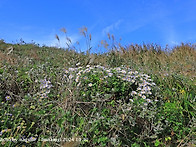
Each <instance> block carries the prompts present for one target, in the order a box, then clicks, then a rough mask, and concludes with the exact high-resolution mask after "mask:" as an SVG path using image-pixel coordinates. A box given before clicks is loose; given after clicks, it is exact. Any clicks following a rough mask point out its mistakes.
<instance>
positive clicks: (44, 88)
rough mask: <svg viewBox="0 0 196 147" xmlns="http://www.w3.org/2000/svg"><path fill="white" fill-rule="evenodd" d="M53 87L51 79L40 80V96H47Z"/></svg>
mask: <svg viewBox="0 0 196 147" xmlns="http://www.w3.org/2000/svg"><path fill="white" fill-rule="evenodd" d="M51 87H52V84H51V82H50V81H48V80H46V79H42V80H40V89H41V92H40V94H41V97H40V98H47V94H48V93H50V88H51Z"/></svg>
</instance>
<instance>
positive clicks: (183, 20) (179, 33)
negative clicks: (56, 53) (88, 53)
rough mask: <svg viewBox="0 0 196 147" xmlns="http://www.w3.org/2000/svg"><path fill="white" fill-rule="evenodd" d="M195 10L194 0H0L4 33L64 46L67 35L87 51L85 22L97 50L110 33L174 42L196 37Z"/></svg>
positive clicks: (12, 39) (0, 35)
mask: <svg viewBox="0 0 196 147" xmlns="http://www.w3.org/2000/svg"><path fill="white" fill-rule="evenodd" d="M195 10H196V0H0V39H3V40H5V42H9V43H18V42H20V39H22V40H24V41H25V42H27V43H31V42H35V43H37V44H40V45H47V46H56V47H65V48H66V47H67V46H66V37H69V38H70V39H71V41H72V43H73V45H75V44H76V42H77V41H78V42H81V45H80V46H78V49H80V50H81V51H85V50H86V49H87V45H86V44H85V38H84V37H83V36H82V35H81V34H80V31H79V30H80V28H82V27H84V26H85V27H87V28H88V33H89V34H91V36H92V40H91V46H92V51H94V52H102V51H103V50H102V49H98V48H97V45H98V44H100V41H101V40H105V39H107V34H108V33H110V34H113V35H114V36H115V39H116V41H117V42H118V41H119V42H121V44H122V45H130V44H136V43H137V44H141V45H142V44H143V43H146V44H147V43H154V44H158V45H161V46H163V47H164V46H166V45H169V46H175V45H179V44H181V42H184V43H195V42H196V11H195ZM61 28H66V30H67V33H66V34H65V33H63V32H62V31H60V29H61ZM56 34H57V35H58V36H59V38H60V42H58V40H57V39H56V38H55V35H56ZM120 39H122V40H121V41H120Z"/></svg>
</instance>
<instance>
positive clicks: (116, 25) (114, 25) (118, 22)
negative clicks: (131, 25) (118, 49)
mask: <svg viewBox="0 0 196 147" xmlns="http://www.w3.org/2000/svg"><path fill="white" fill-rule="evenodd" d="M122 21H123V20H122V19H120V20H118V21H117V22H115V23H113V24H111V25H109V26H107V27H105V28H104V29H103V30H102V34H103V35H105V34H107V33H109V32H111V31H114V30H116V29H118V28H119V25H120V24H121V23H122Z"/></svg>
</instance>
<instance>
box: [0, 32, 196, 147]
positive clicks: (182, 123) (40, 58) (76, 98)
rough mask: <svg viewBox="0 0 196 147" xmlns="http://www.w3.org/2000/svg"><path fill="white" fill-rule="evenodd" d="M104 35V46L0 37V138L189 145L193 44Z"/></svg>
mask: <svg viewBox="0 0 196 147" xmlns="http://www.w3.org/2000/svg"><path fill="white" fill-rule="evenodd" d="M89 37H90V36H89ZM57 38H58V36H57ZM108 38H109V40H108V41H102V42H101V45H102V47H105V48H106V49H107V50H108V52H107V53H103V54H93V53H90V45H89V44H87V48H89V50H88V51H87V52H86V53H83V52H80V53H78V52H76V51H75V50H74V47H73V46H72V47H70V48H68V49H66V50H64V49H57V48H53V47H46V46H43V47H39V46H38V45H36V44H25V43H19V44H8V43H5V42H4V41H3V40H1V41H0V101H1V103H0V111H1V115H0V131H1V132H0V138H1V139H2V141H1V142H0V143H1V144H2V145H4V146H22V145H23V146H40V147H42V146H70V147H71V146H136V147H139V146H179V147H180V146H194V145H195V144H196V142H195V138H194V137H195V135H196V130H195V128H196V120H195V110H196V102H195V99H196V95H195V94H196V74H195V73H196V46H195V45H191V44H181V45H179V46H176V47H173V48H167V47H166V48H161V47H160V46H158V45H156V44H144V45H138V44H135V45H129V46H126V47H125V46H122V45H121V44H119V43H115V41H114V40H112V39H113V37H110V36H108ZM111 38H112V39H111ZM87 41H88V40H87ZM49 139H50V140H49ZM55 139H56V140H55Z"/></svg>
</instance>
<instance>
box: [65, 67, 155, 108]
mask: <svg viewBox="0 0 196 147" xmlns="http://www.w3.org/2000/svg"><path fill="white" fill-rule="evenodd" d="M87 73H90V74H95V73H100V74H101V75H102V76H101V78H100V80H102V81H104V82H106V83H107V78H109V77H112V76H116V77H117V78H119V79H121V80H123V81H125V82H129V83H130V84H134V85H137V87H136V90H134V91H130V95H131V96H132V97H137V98H142V99H144V100H145V101H146V104H145V105H147V103H151V102H153V100H151V99H149V97H150V95H151V94H152V88H153V87H154V86H156V84H155V83H154V82H153V81H152V79H151V78H150V76H149V75H147V74H141V73H139V72H138V71H133V70H132V69H130V68H128V67H124V66H121V67H116V68H106V67H103V66H100V65H96V66H92V67H91V66H89V65H87V66H86V67H85V68H82V67H78V68H69V69H68V70H65V77H67V78H68V79H69V80H72V81H75V82H76V83H78V84H77V85H78V86H80V84H81V81H82V80H88V76H86V75H87ZM92 85H93V83H89V84H88V86H89V87H91V86H92ZM130 101H133V100H132V99H130Z"/></svg>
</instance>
